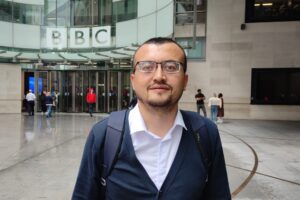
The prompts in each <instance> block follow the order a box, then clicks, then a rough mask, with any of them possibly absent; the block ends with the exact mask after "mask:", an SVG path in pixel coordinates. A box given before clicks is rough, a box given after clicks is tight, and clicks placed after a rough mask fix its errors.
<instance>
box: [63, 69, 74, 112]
mask: <svg viewBox="0 0 300 200" xmlns="http://www.w3.org/2000/svg"><path fill="white" fill-rule="evenodd" d="M61 78H62V81H61V82H62V94H61V96H62V104H63V105H62V111H63V112H72V111H73V107H72V105H73V90H72V85H75V84H73V83H74V82H75V77H74V73H73V72H62V76H61Z"/></svg>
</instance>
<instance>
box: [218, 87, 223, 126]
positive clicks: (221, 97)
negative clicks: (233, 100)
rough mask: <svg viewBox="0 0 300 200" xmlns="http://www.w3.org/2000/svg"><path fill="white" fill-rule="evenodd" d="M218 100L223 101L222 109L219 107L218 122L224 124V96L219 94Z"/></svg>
mask: <svg viewBox="0 0 300 200" xmlns="http://www.w3.org/2000/svg"><path fill="white" fill-rule="evenodd" d="M218 98H219V99H221V102H222V103H221V105H222V107H218V115H217V117H218V122H219V123H223V117H224V99H223V94H222V93H219V95H218Z"/></svg>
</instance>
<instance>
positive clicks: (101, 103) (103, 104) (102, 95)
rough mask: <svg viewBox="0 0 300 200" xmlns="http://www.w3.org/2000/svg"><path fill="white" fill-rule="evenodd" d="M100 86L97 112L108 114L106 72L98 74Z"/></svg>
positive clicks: (98, 88) (97, 91)
mask: <svg viewBox="0 0 300 200" xmlns="http://www.w3.org/2000/svg"><path fill="white" fill-rule="evenodd" d="M97 79H98V81H97V82H98V84H97V88H96V94H97V104H96V110H97V111H98V112H108V109H107V101H106V99H107V90H106V71H99V72H98V73H97Z"/></svg>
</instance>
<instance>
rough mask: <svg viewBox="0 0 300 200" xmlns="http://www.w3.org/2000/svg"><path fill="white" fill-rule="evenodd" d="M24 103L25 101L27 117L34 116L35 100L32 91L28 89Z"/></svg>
mask: <svg viewBox="0 0 300 200" xmlns="http://www.w3.org/2000/svg"><path fill="white" fill-rule="evenodd" d="M25 98H26V101H27V111H28V115H29V116H33V115H34V101H35V99H36V97H35V94H33V93H32V90H31V89H29V90H28V93H27V94H26V97H25Z"/></svg>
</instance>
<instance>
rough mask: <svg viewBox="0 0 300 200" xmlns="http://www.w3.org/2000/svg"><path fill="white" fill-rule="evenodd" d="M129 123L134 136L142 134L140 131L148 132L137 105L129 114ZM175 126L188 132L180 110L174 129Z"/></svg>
mask: <svg viewBox="0 0 300 200" xmlns="http://www.w3.org/2000/svg"><path fill="white" fill-rule="evenodd" d="M128 122H129V128H130V134H134V133H136V132H140V131H147V128H146V125H145V122H144V119H143V117H142V115H141V112H140V109H139V107H138V105H136V106H135V107H134V108H133V109H132V110H131V111H130V112H129V116H128ZM175 126H181V127H182V128H184V129H186V130H187V128H186V126H185V123H184V121H183V117H182V114H181V112H180V111H179V110H178V111H177V114H176V118H175V121H174V124H173V126H172V128H173V127H175ZM172 128H171V129H172Z"/></svg>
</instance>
